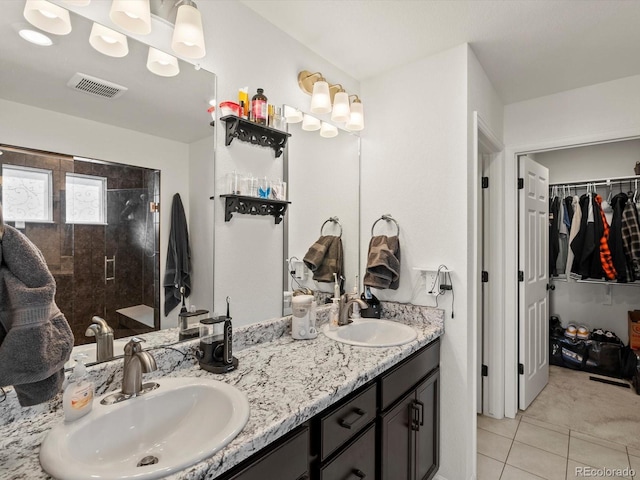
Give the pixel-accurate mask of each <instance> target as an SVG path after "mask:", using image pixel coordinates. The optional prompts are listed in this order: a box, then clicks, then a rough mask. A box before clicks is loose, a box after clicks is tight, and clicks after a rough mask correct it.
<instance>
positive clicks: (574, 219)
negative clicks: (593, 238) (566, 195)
mask: <svg viewBox="0 0 640 480" xmlns="http://www.w3.org/2000/svg"><path fill="white" fill-rule="evenodd" d="M571 210H572V211H573V215H572V216H571V230H570V231H569V245H571V243H572V242H573V239H574V238H576V235H578V232H579V231H580V222H581V221H582V210H580V197H578V196H577V195H574V196H573V197H571ZM573 259H574V253H573V248H571V247H569V250H568V252H567V268H566V270H565V273H566V275H567V277H569V276H575V274H574V275H572V274H571V266H572V265H573ZM578 278H579V277H578Z"/></svg>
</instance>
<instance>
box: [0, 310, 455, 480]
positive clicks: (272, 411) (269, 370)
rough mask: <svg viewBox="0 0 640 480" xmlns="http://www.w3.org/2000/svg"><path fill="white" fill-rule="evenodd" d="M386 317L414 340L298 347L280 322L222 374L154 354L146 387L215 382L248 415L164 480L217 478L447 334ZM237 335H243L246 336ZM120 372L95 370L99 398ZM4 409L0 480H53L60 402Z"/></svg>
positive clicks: (419, 321) (433, 324)
mask: <svg viewBox="0 0 640 480" xmlns="http://www.w3.org/2000/svg"><path fill="white" fill-rule="evenodd" d="M385 307H386V308H385ZM383 317H384V318H388V319H393V320H396V321H401V322H403V323H407V324H409V325H411V326H413V327H414V328H415V329H416V330H417V332H418V338H417V339H416V340H415V341H413V342H410V343H408V344H405V345H400V346H396V347H389V348H367V347H355V346H351V345H346V344H343V343H339V342H335V341H333V340H331V339H329V338H327V337H326V336H324V335H323V334H322V333H320V334H319V335H318V337H317V338H316V339H314V340H299V341H298V340H293V339H292V338H291V337H290V336H289V335H288V334H287V333H286V326H287V325H289V324H290V320H289V319H290V317H283V318H282V319H278V320H277V321H270V322H266V324H265V325H262V327H261V326H260V325H253V326H248V327H247V328H246V329H245V333H246V335H245V337H246V338H245V340H244V341H243V340H240V341H239V343H240V349H238V348H236V351H235V352H234V355H235V356H236V357H237V358H238V360H239V362H240V364H239V367H238V369H237V370H235V371H233V372H230V373H228V374H226V375H214V374H211V373H209V372H206V371H204V370H201V369H200V368H199V366H198V365H197V362H196V360H195V358H194V357H193V353H194V349H195V348H196V346H197V343H198V342H197V341H192V342H185V343H182V344H179V345H174V346H172V347H170V348H166V349H158V350H154V356H155V357H156V361H157V363H158V367H159V368H158V371H157V372H154V373H153V374H149V375H145V377H144V380H145V381H148V380H150V379H153V378H158V377H162V376H169V377H201V376H207V377H209V378H215V379H217V380H220V381H223V382H226V383H229V384H231V385H234V386H236V387H237V388H238V389H240V390H241V391H242V392H244V393H245V394H246V395H247V397H248V399H249V405H250V408H251V411H250V415H249V421H248V422H247V425H246V426H245V427H244V429H243V430H242V431H241V432H240V434H239V435H238V436H237V437H236V438H235V439H234V440H233V441H232V442H231V443H230V444H229V445H227V446H226V447H225V448H223V449H222V450H221V451H219V452H218V453H216V454H215V455H213V456H211V457H209V458H207V459H206V460H204V461H202V462H200V463H198V464H196V465H194V466H192V467H190V468H188V469H185V470H183V471H181V472H179V473H176V474H173V475H171V476H168V477H166V478H170V479H176V480H177V479H181V480H185V479H188V480H195V479H204V478H206V479H215V478H216V477H217V476H219V475H221V474H222V473H224V472H226V471H227V470H229V469H230V468H232V467H233V466H235V465H237V464H238V463H240V462H241V461H243V460H245V459H246V458H248V457H250V456H251V455H252V454H254V453H256V452H257V451H259V450H260V449H262V448H263V447H265V446H267V445H268V444H270V443H271V442H273V441H274V440H276V439H277V438H279V437H281V436H282V435H284V434H285V433H287V432H289V431H291V430H292V429H294V428H295V427H297V426H299V425H301V424H302V423H304V422H305V421H307V420H308V419H310V418H312V417H313V416H314V415H316V414H318V413H320V412H321V411H323V410H324V409H326V408H327V407H329V406H330V405H332V404H333V403H335V402H336V401H338V400H340V399H341V398H343V397H345V396H346V395H348V394H349V393H351V392H352V391H354V390H355V389H357V388H358V387H360V386H362V385H364V384H365V383H367V382H368V381H370V380H372V379H373V378H375V377H376V376H378V375H379V374H380V373H382V372H384V371H385V370H388V369H389V368H390V367H392V366H393V365H395V364H397V363H398V362H399V361H401V360H403V359H404V358H406V357H408V356H409V355H411V354H412V353H413V352H415V351H417V350H419V349H420V348H422V347H423V346H425V345H427V344H428V343H430V342H431V341H433V340H435V339H436V338H438V337H440V336H441V335H442V334H443V333H444V315H443V312H442V310H437V309H433V308H429V307H417V306H413V305H403V304H393V303H388V304H386V305H384V306H383ZM235 335H236V336H238V337H240V336H242V335H243V329H242V328H240V329H238V330H237V331H236V333H235ZM234 346H236V341H234ZM121 368H122V366H121V365H120V362H118V363H117V365H114V362H110V363H107V364H100V365H96V366H95V367H93V369H92V371H91V373H92V376H93V378H94V380H95V382H96V395H101V394H103V393H106V392H109V391H114V390H116V389H118V387H119V385H120V383H121ZM10 395H13V396H14V397H15V394H14V393H10ZM8 400H12V399H10V398H9V399H8ZM4 403H5V404H6V405H3V404H0V413H1V414H2V418H1V420H0V421H1V425H0V452H1V453H0V480H10V479H11V480H16V479H36V478H43V479H46V478H50V477H49V476H48V475H47V474H46V473H45V472H43V471H42V469H41V468H40V463H39V461H38V454H39V450H40V444H41V442H42V440H43V439H44V437H45V436H46V434H47V432H48V431H49V429H50V428H51V427H53V426H54V425H56V424H58V423H59V422H62V421H63V412H62V408H61V404H60V395H59V396H58V398H56V400H53V401H51V402H49V403H46V404H43V405H38V406H36V407H31V408H20V407H19V406H17V402H16V401H7V402H4ZM94 406H95V405H94ZM213 408H215V406H213V405H212V409H213Z"/></svg>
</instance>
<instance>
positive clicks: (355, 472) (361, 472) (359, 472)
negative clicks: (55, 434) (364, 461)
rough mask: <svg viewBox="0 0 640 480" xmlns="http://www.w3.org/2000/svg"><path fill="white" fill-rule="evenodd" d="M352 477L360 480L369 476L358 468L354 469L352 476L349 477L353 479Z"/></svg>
mask: <svg viewBox="0 0 640 480" xmlns="http://www.w3.org/2000/svg"><path fill="white" fill-rule="evenodd" d="M352 475H355V476H356V477H358V478H360V479H362V478H365V477H366V476H367V475H366V474H365V473H364V472H363V471H362V470H358V469H357V468H354V469H353V470H351V475H349V477H351V476H352Z"/></svg>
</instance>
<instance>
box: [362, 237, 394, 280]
mask: <svg viewBox="0 0 640 480" xmlns="http://www.w3.org/2000/svg"><path fill="white" fill-rule="evenodd" d="M364 284H365V285H366V286H368V287H373V288H379V289H384V288H390V289H391V290H397V289H398V287H399V286H400V238H399V237H398V236H397V235H395V236H393V237H387V236H386V235H378V236H375V237H372V238H371V241H370V242H369V253H368V255H367V272H366V273H365V275H364Z"/></svg>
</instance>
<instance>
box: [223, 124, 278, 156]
mask: <svg viewBox="0 0 640 480" xmlns="http://www.w3.org/2000/svg"><path fill="white" fill-rule="evenodd" d="M220 120H222V121H224V122H225V124H226V133H225V140H224V144H225V145H226V146H229V145H230V144H231V142H232V141H233V139H234V138H237V139H238V140H240V141H242V142H249V143H253V144H254V145H260V146H262V147H269V148H271V149H273V152H274V153H275V155H276V158H278V157H279V156H280V155H282V152H283V151H284V147H286V145H287V140H288V139H289V137H290V136H291V134H290V133H287V132H283V131H282V130H278V129H275V128H271V127H267V126H265V125H260V124H257V123H254V122H250V121H249V120H245V119H244V118H240V117H237V116H235V115H225V116H224V117H222V118H220Z"/></svg>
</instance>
